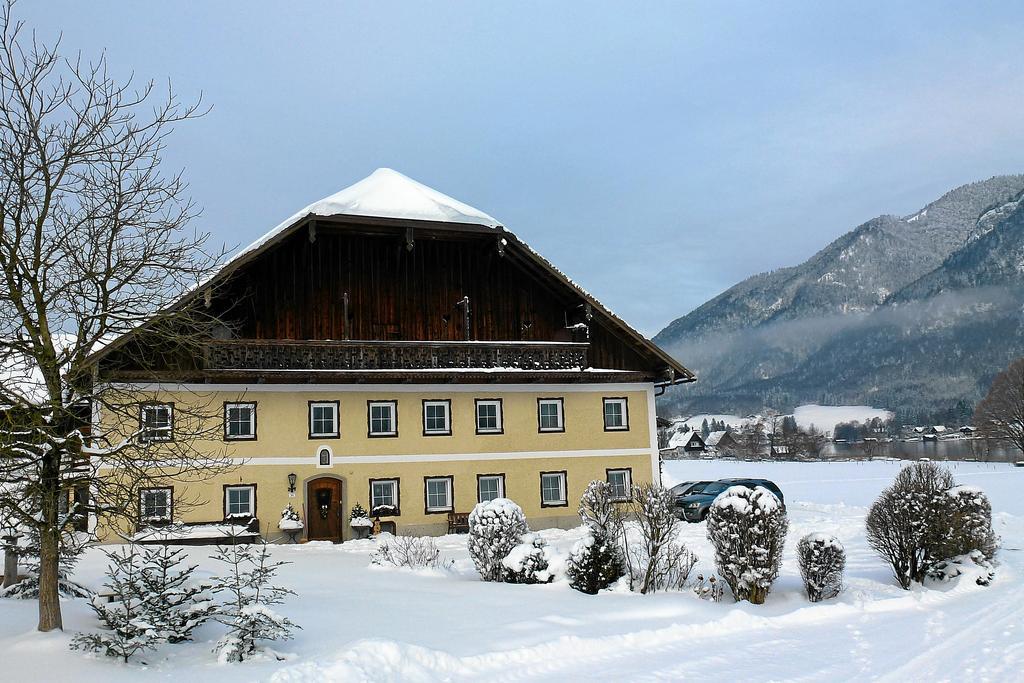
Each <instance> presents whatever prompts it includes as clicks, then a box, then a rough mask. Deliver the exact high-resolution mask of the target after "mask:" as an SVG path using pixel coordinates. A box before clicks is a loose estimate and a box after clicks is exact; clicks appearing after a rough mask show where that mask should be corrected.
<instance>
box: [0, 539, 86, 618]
mask: <svg viewBox="0 0 1024 683" xmlns="http://www.w3.org/2000/svg"><path fill="white" fill-rule="evenodd" d="M86 539H87V537H86V535H85V534H79V533H76V532H74V531H72V530H70V529H66V530H64V531H63V532H62V534H61V544H60V558H59V566H58V570H57V572H58V574H57V590H58V591H59V592H60V594H61V595H63V596H64V597H67V598H85V599H90V598H92V596H93V592H92V591H91V590H89V589H88V588H86V587H85V586H83V585H81V584H79V583H76V582H75V581H72V580H71V574H72V572H73V571H74V568H75V564H77V563H78V559H79V557H80V556H81V554H82V551H83V550H84V549H85V542H86ZM22 543H23V544H24V545H21V546H20V547H19V548H18V562H19V564H20V565H21V566H20V567H19V571H20V572H22V573H23V574H24V576H25V578H23V579H22V580H21V581H19V582H17V583H15V584H13V585H11V586H8V587H7V588H0V598H22V599H25V600H36V599H38V598H39V529H38V527H36V526H34V525H33V526H30V527H29V528H28V529H27V534H26V537H25V538H24V539H22Z"/></svg>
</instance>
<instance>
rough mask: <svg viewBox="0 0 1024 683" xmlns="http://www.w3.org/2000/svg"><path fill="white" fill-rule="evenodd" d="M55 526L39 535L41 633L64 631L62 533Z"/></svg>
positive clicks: (49, 527) (51, 525) (50, 526)
mask: <svg viewBox="0 0 1024 683" xmlns="http://www.w3.org/2000/svg"><path fill="white" fill-rule="evenodd" d="M52 512H53V513H54V514H55V513H56V510H53V511H52ZM55 526H56V525H55V524H47V525H46V528H44V529H42V530H41V532H40V534H39V630H40V631H53V630H54V629H61V630H63V629H64V623H63V620H62V619H61V614H60V589H59V588H60V533H59V532H57V531H56V530H55V529H54V527H55Z"/></svg>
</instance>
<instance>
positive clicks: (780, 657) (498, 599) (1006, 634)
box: [0, 461, 1024, 683]
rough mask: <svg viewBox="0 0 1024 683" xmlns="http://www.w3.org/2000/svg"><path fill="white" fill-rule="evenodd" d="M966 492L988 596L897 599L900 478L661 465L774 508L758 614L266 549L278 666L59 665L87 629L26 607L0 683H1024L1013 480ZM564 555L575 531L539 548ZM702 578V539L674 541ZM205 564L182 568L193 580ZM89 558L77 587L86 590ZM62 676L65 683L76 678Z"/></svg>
mask: <svg viewBox="0 0 1024 683" xmlns="http://www.w3.org/2000/svg"><path fill="white" fill-rule="evenodd" d="M951 466H952V468H953V471H954V474H955V476H956V477H957V479H958V480H959V481H960V482H962V483H969V484H974V485H978V486H980V487H982V488H983V489H985V490H986V491H987V492H988V493H989V495H990V497H991V500H992V504H993V508H994V510H995V517H996V525H997V530H998V532H999V534H1000V535H1001V536H1002V538H1003V550H1002V551H1001V552H1000V554H999V556H998V559H999V562H1000V566H999V568H998V574H997V578H996V581H995V582H994V583H993V585H992V586H990V587H988V588H981V587H978V586H975V585H957V586H955V587H953V588H952V589H950V590H947V591H939V590H923V589H919V590H913V591H909V592H907V591H902V590H900V589H899V588H898V587H897V586H896V585H895V583H894V582H893V581H892V579H891V578H890V576H889V572H888V570H887V569H886V567H885V566H884V565H883V564H882V562H881V561H880V560H879V559H878V558H876V557H875V556H874V555H873V554H872V553H871V551H870V550H869V549H868V548H867V546H866V544H865V541H864V531H863V519H864V514H865V506H866V505H868V504H869V503H870V502H871V501H872V500H873V498H874V497H875V496H876V495H877V494H878V492H879V491H880V490H881V489H882V488H883V487H884V486H885V485H886V484H887V483H888V482H889V481H891V479H892V476H893V475H894V474H895V472H896V471H897V468H898V467H899V465H898V464H896V463H884V462H870V463H853V462H847V463H725V462H713V461H697V462H691V461H676V462H670V463H666V479H667V480H669V481H668V482H667V483H674V482H676V481H681V480H684V479H700V478H717V477H724V476H746V475H757V476H766V477H769V478H771V479H773V480H775V481H776V482H777V483H778V484H779V485H780V486H781V487H782V489H783V491H784V492H785V493H786V498H787V502H788V505H789V512H790V535H789V540H788V542H787V556H786V561H785V564H784V568H783V572H782V576H781V577H780V579H779V581H778V582H777V583H776V585H775V589H774V590H773V592H772V593H771V595H769V597H768V601H767V603H766V604H765V605H763V606H753V605H748V604H741V605H737V604H735V603H732V602H731V599H730V598H728V597H727V598H726V600H725V601H723V602H721V603H717V604H716V603H709V602H704V601H701V600H699V599H697V598H696V597H695V596H694V595H692V594H690V593H674V594H659V595H653V596H642V595H634V594H629V593H624V592H609V593H604V594H601V595H599V596H587V595H583V594H581V593H577V592H575V591H573V590H571V589H570V588H568V586H567V585H564V584H561V585H560V584H555V585H548V586H511V585H498V584H485V583H482V582H480V581H478V580H476V578H475V574H474V573H473V572H472V569H471V565H470V563H469V560H468V557H467V554H466V551H465V543H464V542H465V537H458V536H448V537H445V538H443V539H439V545H440V546H441V547H442V548H443V550H444V552H445V554H447V555H448V556H450V557H452V558H454V559H455V560H456V571H455V572H454V573H444V572H439V571H438V572H419V573H413V572H410V571H403V570H384V569H378V568H371V567H369V566H368V564H369V554H370V552H371V551H372V547H373V546H372V542H356V543H346V544H344V545H340V546H332V545H324V544H308V545H304V546H277V547H275V548H274V554H275V556H277V557H278V558H280V559H285V560H289V561H292V562H293V563H294V564H292V565H290V566H288V567H286V568H285V569H284V570H283V571H282V583H284V584H287V585H290V586H291V587H292V588H294V589H295V590H296V591H297V592H298V593H299V595H298V597H295V598H293V599H292V600H291V601H290V602H288V603H287V604H285V605H283V606H282V607H281V609H280V611H281V612H282V613H284V614H287V615H288V616H289V617H291V618H292V619H294V620H295V621H296V622H297V623H299V624H300V625H302V626H303V627H304V629H303V630H302V631H300V632H299V633H298V637H297V638H296V639H295V640H294V641H290V642H288V643H285V644H284V645H283V646H281V647H280V649H281V650H283V651H285V652H289V653H292V654H293V658H292V659H290V660H288V661H284V662H277V661H274V662H267V661H263V662H250V663H245V664H242V665H218V664H216V663H215V657H214V655H212V654H211V653H210V648H211V646H212V642H211V641H213V640H214V639H215V638H216V637H217V635H218V634H219V632H220V631H219V629H218V627H216V626H213V625H210V626H207V627H204V630H202V631H200V632H199V634H198V635H199V638H198V640H199V642H196V643H191V644H183V645H176V646H165V647H164V648H162V649H161V650H159V651H158V652H156V653H155V654H153V655H150V657H149V658H148V659H147V661H148V662H149V665H148V666H143V665H141V664H131V665H123V664H118V663H113V662H109V661H103V660H100V659H95V658H86V657H84V656H83V655H81V654H79V653H76V652H71V651H69V650H68V649H67V647H66V644H67V641H68V640H69V638H70V632H73V631H76V630H82V629H91V628H94V627H95V624H94V622H93V618H92V614H91V612H90V611H89V610H88V608H87V607H86V605H85V604H84V603H83V602H81V601H67V602H65V603H64V614H65V626H66V628H67V629H68V633H66V634H49V635H40V634H37V633H35V632H34V631H33V627H34V625H35V605H34V603H31V602H22V601H15V600H2V601H0V652H2V653H3V671H4V673H3V678H4V679H5V680H11V681H32V680H65V679H71V678H72V677H73V678H74V679H75V680H78V681H149V680H176V681H182V680H185V681H206V680H217V681H219V682H222V683H226V682H227V681H235V680H273V681H307V680H308V681H313V680H316V681H325V680H331V681H334V680H341V681H359V680H369V681H435V680H451V681H468V680H480V679H494V680H511V681H517V680H587V679H600V680H666V679H671V680H682V679H695V678H698V677H699V678H705V679H706V678H713V679H719V680H736V681H746V680H794V679H798V680H830V681H831V680H868V679H882V680H892V681H904V680H935V681H939V680H954V679H955V680H961V679H967V680H979V681H983V680H997V681H998V680H1005V681H1009V680H1020V676H1021V671H1022V670H1024V609H1022V608H1024V583H1022V577H1024V554H1022V552H1021V548H1024V496H1022V495H1021V487H1022V485H1024V469H1014V468H1012V467H1010V466H1008V465H984V464H978V463H951ZM811 531H824V532H829V533H833V534H836V535H837V536H839V537H840V538H841V539H842V541H843V542H844V544H845V545H846V548H847V551H848V553H849V563H848V573H847V578H848V581H847V588H846V590H845V591H844V592H843V594H842V595H841V596H840V597H839V598H838V599H835V600H831V601H829V602H826V603H821V604H817V605H812V604H810V603H808V602H807V601H806V599H805V598H804V597H803V595H802V592H801V588H800V580H799V574H798V571H797V568H796V562H795V559H794V550H793V548H794V546H795V543H796V540H797V539H798V538H799V536H801V535H802V534H804V533H808V532H811ZM544 535H545V536H546V537H547V538H548V539H549V540H550V541H551V542H552V543H554V544H555V545H556V546H557V547H559V548H562V549H567V548H568V547H570V545H571V543H572V542H573V541H574V540H575V539H576V538H577V537H578V532H577V531H568V532H566V531H549V532H545V534H544ZM684 535H685V540H686V542H687V543H688V544H689V545H690V547H691V548H692V549H694V550H695V551H696V552H697V553H699V554H700V556H701V558H702V560H701V564H700V565H699V567H698V570H703V571H708V570H709V569H710V565H709V561H710V558H711V551H710V548H709V546H708V544H707V542H706V540H705V539H704V525H703V524H700V525H684ZM206 554H207V553H206V551H204V550H203V549H196V550H195V551H194V552H193V557H194V558H195V559H196V560H197V561H201V562H202V565H203V569H207V570H208V569H210V568H211V567H212V563H211V562H209V561H207V560H205V559H204V558H205V556H206ZM102 568H103V561H102V557H100V556H99V554H98V553H95V552H92V553H90V554H89V556H87V557H86V558H85V560H84V561H83V562H82V565H81V569H80V571H79V578H80V579H81V580H83V581H85V582H87V583H90V584H98V583H99V578H100V575H101V573H102ZM72 671H74V673H73V674H72V673H71V672H72Z"/></svg>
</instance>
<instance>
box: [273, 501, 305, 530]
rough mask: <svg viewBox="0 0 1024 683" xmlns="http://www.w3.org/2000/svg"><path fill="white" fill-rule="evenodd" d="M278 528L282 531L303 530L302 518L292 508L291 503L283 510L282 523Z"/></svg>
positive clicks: (278, 524)
mask: <svg viewBox="0 0 1024 683" xmlns="http://www.w3.org/2000/svg"><path fill="white" fill-rule="evenodd" d="M277 528H278V529H280V530H281V531H296V530H298V529H301V528H303V524H302V517H300V516H299V513H298V512H297V511H296V510H295V508H293V507H292V504H291V503H288V506H287V507H286V508H285V509H284V510H281V521H279V522H278V523H277Z"/></svg>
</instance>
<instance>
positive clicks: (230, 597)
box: [211, 541, 299, 662]
mask: <svg viewBox="0 0 1024 683" xmlns="http://www.w3.org/2000/svg"><path fill="white" fill-rule="evenodd" d="M211 557H212V558H213V559H214V560H217V561H219V562H223V563H224V564H225V565H226V571H225V573H224V574H223V575H221V576H215V577H213V582H214V585H213V592H215V593H224V594H225V595H226V597H227V600H225V602H224V604H223V605H222V606H221V607H220V609H219V610H218V612H217V615H216V616H215V617H214V618H215V619H216V620H217V621H219V622H220V623H222V624H224V625H225V626H227V628H228V632H227V634H225V636H224V637H223V638H221V639H220V641H218V642H217V645H216V647H215V648H214V651H215V652H217V655H218V660H219V661H221V662H241V661H243V660H245V659H249V658H251V657H253V656H257V655H259V654H261V653H263V652H265V653H267V654H270V655H273V656H275V657H277V658H278V659H280V657H279V656H277V654H276V653H274V652H273V651H272V650H269V649H266V648H264V647H263V646H261V645H260V642H259V641H277V640H286V639H288V638H291V637H292V635H291V632H292V629H295V628H299V627H298V626H296V625H295V624H294V623H292V622H291V621H290V620H289V619H288V618H287V617H283V616H281V615H280V614H277V613H276V612H275V611H274V610H273V609H271V605H278V604H281V603H282V602H284V599H285V597H286V596H288V595H295V592H294V591H291V590H288V589H287V588H282V587H280V586H275V585H273V583H271V582H272V581H273V579H274V575H275V574H276V573H277V570H278V569H279V568H280V567H282V566H283V565H285V564H288V563H287V562H271V561H270V553H269V551H268V550H267V543H266V541H263V542H262V543H260V544H258V545H246V544H236V545H230V546H218V547H217V554H216V555H212V556H211Z"/></svg>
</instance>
